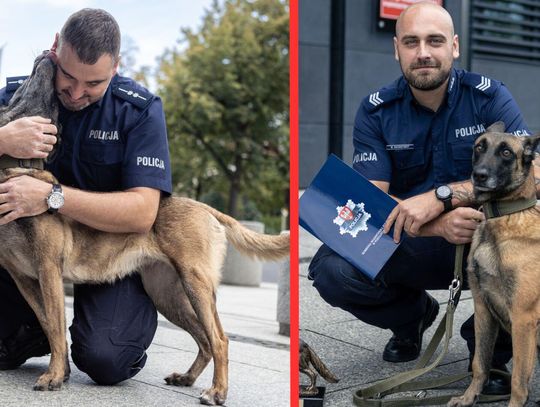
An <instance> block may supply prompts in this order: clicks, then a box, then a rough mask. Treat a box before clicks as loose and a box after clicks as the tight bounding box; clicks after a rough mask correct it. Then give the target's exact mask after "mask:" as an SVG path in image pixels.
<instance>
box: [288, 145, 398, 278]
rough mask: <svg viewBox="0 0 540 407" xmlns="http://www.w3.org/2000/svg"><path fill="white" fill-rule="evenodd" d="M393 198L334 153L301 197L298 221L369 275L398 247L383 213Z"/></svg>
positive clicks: (390, 205)
mask: <svg viewBox="0 0 540 407" xmlns="http://www.w3.org/2000/svg"><path fill="white" fill-rule="evenodd" d="M396 205H397V202H396V201H395V200H394V199H392V198H391V197H390V196H389V195H388V194H386V193H384V192H383V191H381V190H380V189H379V188H377V187H376V186H375V185H373V184H372V183H371V182H369V181H368V180H367V179H366V178H365V177H364V176H362V175H361V174H360V173H358V172H357V171H356V170H354V169H353V168H351V167H349V166H348V165H347V164H345V163H344V162H343V161H341V160H340V159H339V158H338V157H336V156H335V155H330V156H329V157H328V159H327V160H326V162H325V164H324V165H323V167H322V168H321V170H320V171H319V172H318V174H317V175H316V176H315V178H314V179H313V181H312V182H311V184H310V186H309V187H308V188H307V189H306V190H305V192H304V193H303V194H302V196H301V197H300V202H299V215H300V226H302V227H303V228H304V229H306V230H307V231H308V232H309V233H311V234H312V235H313V236H315V237H316V238H317V239H319V240H321V241H322V242H323V243H325V244H326V245H327V246H329V247H330V248H331V249H332V250H334V251H335V252H336V253H338V254H339V255H340V256H342V257H343V258H345V259H346V260H347V261H348V262H349V263H351V264H352V265H353V266H355V267H356V268H357V269H359V270H360V271H361V272H363V273H364V274H365V275H367V276H368V277H370V278H371V279H375V277H377V274H378V273H379V272H380V271H381V268H382V267H383V266H384V264H385V263H386V262H387V260H388V259H389V258H390V256H391V255H392V254H393V253H394V251H395V250H396V249H397V248H398V246H399V244H396V243H395V242H394V240H393V239H392V237H391V236H392V232H393V231H391V232H390V233H389V234H388V235H386V234H384V233H383V225H384V222H385V221H386V218H387V217H388V215H389V214H390V212H392V209H393V208H394V207H395V206H396Z"/></svg>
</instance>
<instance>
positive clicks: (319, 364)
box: [301, 342, 339, 383]
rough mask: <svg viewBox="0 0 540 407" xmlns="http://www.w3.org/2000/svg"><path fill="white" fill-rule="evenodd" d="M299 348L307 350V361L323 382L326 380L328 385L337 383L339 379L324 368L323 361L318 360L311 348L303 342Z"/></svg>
mask: <svg viewBox="0 0 540 407" xmlns="http://www.w3.org/2000/svg"><path fill="white" fill-rule="evenodd" d="M301 348H304V350H306V349H307V351H308V352H309V361H310V362H311V364H312V365H313V367H314V368H315V370H316V371H317V372H319V374H320V375H321V377H322V378H323V379H324V380H326V381H327V382H328V383H337V382H339V379H338V378H337V377H336V376H334V374H333V373H332V372H331V371H330V370H329V369H328V368H327V367H326V365H325V364H324V363H323V361H322V360H321V359H319V357H318V356H317V354H316V353H315V351H314V350H313V349H312V348H311V346H309V345H308V344H307V343H305V342H304V343H303V344H301Z"/></svg>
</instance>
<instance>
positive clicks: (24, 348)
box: [0, 325, 51, 370]
mask: <svg viewBox="0 0 540 407" xmlns="http://www.w3.org/2000/svg"><path fill="white" fill-rule="evenodd" d="M49 353H51V348H50V346H49V341H48V340H47V337H46V336H45V333H44V332H43V330H42V329H41V327H40V326H28V325H22V326H21V327H20V328H19V329H18V330H17V331H16V332H15V333H14V334H12V335H11V336H9V337H7V338H6V339H0V370H12V369H16V368H18V367H19V366H20V365H22V364H23V363H24V362H26V360H28V359H29V358H31V357H37V356H44V355H47V354H49Z"/></svg>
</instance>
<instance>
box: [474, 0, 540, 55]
mask: <svg viewBox="0 0 540 407" xmlns="http://www.w3.org/2000/svg"><path fill="white" fill-rule="evenodd" d="M471 11H472V12H471V22H472V26H471V50H472V53H473V54H474V55H476V56H483V55H489V56H497V57H502V58H505V59H510V60H520V61H530V62H534V63H538V64H540V0H513V1H506V0H483V1H480V0H472V10H471Z"/></svg>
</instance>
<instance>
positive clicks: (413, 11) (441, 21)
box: [396, 1, 454, 38]
mask: <svg viewBox="0 0 540 407" xmlns="http://www.w3.org/2000/svg"><path fill="white" fill-rule="evenodd" d="M420 15H422V16H429V18H430V19H432V18H433V19H436V21H437V24H438V25H439V27H440V28H441V29H442V30H445V31H446V30H448V33H449V34H450V37H453V36H454V23H453V21H452V17H451V16H450V14H449V13H448V11H446V10H445V9H444V8H443V7H441V6H439V5H438V4H435V3H431V2H429V1H423V2H420V3H415V4H413V5H411V6H409V7H407V8H406V9H405V10H403V12H402V13H401V14H400V16H399V18H398V19H397V22H396V37H397V38H400V35H401V34H403V32H402V31H403V29H404V28H405V27H406V26H407V23H408V22H409V21H410V19H416V18H417V17H419V16H420Z"/></svg>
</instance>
